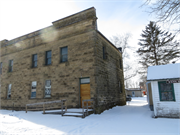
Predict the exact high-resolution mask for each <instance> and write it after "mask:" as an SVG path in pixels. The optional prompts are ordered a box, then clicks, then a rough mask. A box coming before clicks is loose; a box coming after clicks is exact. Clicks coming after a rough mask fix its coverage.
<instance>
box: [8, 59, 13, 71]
mask: <svg viewBox="0 0 180 135" xmlns="http://www.w3.org/2000/svg"><path fill="white" fill-rule="evenodd" d="M12 71H13V60H10V61H9V72H12Z"/></svg>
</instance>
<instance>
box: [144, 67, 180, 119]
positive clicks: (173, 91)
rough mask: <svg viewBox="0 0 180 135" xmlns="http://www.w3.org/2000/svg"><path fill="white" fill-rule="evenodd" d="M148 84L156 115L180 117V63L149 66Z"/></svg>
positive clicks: (151, 105)
mask: <svg viewBox="0 0 180 135" xmlns="http://www.w3.org/2000/svg"><path fill="white" fill-rule="evenodd" d="M146 86H147V100H148V103H149V106H150V109H151V110H154V116H155V117H170V118H180V63H175V64H167V65H159V66H151V67H148V74H147V83H146Z"/></svg>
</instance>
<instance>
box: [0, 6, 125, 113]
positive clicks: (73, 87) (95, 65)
mask: <svg viewBox="0 0 180 135" xmlns="http://www.w3.org/2000/svg"><path fill="white" fill-rule="evenodd" d="M96 19H97V17H96V13H95V9H94V8H90V9H87V10H85V11H82V12H80V13H77V14H74V15H71V16H69V17H66V18H63V19H61V20H58V21H55V22H53V25H52V26H49V27H47V28H44V29H41V30H38V31H35V32H32V33H30V34H27V35H24V36H22V37H19V38H16V39H13V40H11V41H8V40H3V41H1V42H0V43H1V44H0V46H1V49H0V58H1V59H0V62H3V70H2V75H0V77H1V91H0V95H1V108H6V109H8V108H12V106H13V104H14V107H15V108H16V109H24V108H25V104H30V103H37V102H45V101H54V100H61V99H66V100H67V102H68V107H80V82H79V79H80V78H83V77H90V92H91V93H90V94H91V98H94V99H95V101H96V105H95V107H96V113H101V112H102V111H104V110H105V109H108V108H110V107H113V106H115V105H124V104H125V92H124V83H123V82H124V80H123V70H122V69H120V66H119V59H121V60H122V58H121V53H120V52H119V51H118V50H117V48H115V47H114V46H113V45H112V44H111V43H110V42H109V41H108V40H107V39H106V38H105V37H104V36H103V35H102V34H100V32H98V31H97V29H96V28H97V26H96ZM66 46H67V47H68V62H65V63H60V48H61V47H66ZM102 46H105V47H106V51H107V59H106V60H104V59H103V54H102ZM49 50H51V52H52V59H51V60H52V63H51V65H48V66H47V65H45V53H46V51H49ZM33 54H37V56H38V64H37V68H32V55H33ZM9 60H13V72H8V68H9ZM46 80H51V98H45V97H44V91H45V81H46ZM32 81H37V88H36V98H33V99H31V83H32ZM119 81H120V82H121V87H122V93H120V88H119ZM8 84H12V88H11V99H7V90H8ZM54 106H56V105H54Z"/></svg>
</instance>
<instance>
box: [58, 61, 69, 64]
mask: <svg viewBox="0 0 180 135" xmlns="http://www.w3.org/2000/svg"><path fill="white" fill-rule="evenodd" d="M67 62H68V61H61V62H60V63H59V64H61V63H67Z"/></svg>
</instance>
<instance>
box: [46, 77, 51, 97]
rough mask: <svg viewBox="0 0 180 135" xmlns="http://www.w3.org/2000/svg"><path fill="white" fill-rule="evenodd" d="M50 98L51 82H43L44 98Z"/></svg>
mask: <svg viewBox="0 0 180 135" xmlns="http://www.w3.org/2000/svg"><path fill="white" fill-rule="evenodd" d="M47 97H51V80H46V82H45V98H47Z"/></svg>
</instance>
